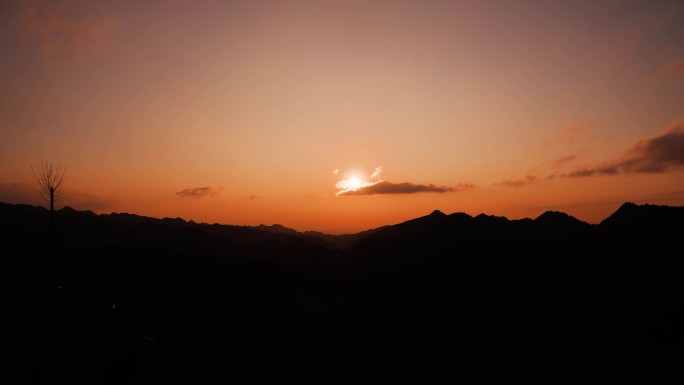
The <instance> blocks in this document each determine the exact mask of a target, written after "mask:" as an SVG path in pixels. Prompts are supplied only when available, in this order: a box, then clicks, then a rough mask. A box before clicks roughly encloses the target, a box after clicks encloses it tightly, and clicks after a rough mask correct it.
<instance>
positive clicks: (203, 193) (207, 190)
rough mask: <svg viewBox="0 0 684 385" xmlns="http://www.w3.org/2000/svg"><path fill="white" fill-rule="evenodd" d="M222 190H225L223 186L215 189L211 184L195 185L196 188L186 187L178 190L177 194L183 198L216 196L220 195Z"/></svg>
mask: <svg viewBox="0 0 684 385" xmlns="http://www.w3.org/2000/svg"><path fill="white" fill-rule="evenodd" d="M221 190H223V187H219V188H218V189H215V188H213V187H211V186H208V187H195V188H186V189H185V190H181V191H178V192H177V193H176V195H178V196H179V197H181V198H201V197H210V198H212V197H215V196H216V195H218V194H219V193H220V192H221Z"/></svg>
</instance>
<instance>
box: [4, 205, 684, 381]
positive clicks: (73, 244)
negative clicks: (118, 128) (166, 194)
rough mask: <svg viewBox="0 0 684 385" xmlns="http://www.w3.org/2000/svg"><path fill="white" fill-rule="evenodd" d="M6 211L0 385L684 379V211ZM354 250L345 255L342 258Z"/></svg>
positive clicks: (19, 208)
mask: <svg viewBox="0 0 684 385" xmlns="http://www.w3.org/2000/svg"><path fill="white" fill-rule="evenodd" d="M48 215H49V213H48V211H47V210H45V209H43V208H40V207H34V206H27V205H8V204H4V203H0V244H1V245H2V247H3V252H2V257H1V258H0V263H2V269H0V293H1V294H0V301H2V302H1V303H2V304H3V314H4V316H3V317H0V376H1V377H0V382H2V383H8V384H14V383H35V384H45V383H69V384H93V383H103V384H136V383H140V384H142V383H144V384H186V383H193V384H205V383H206V384H212V383H281V382H296V383H345V384H346V383H350V382H358V380H359V379H361V378H363V379H364V381H365V380H367V381H373V382H412V383H455V382H464V383H582V382H586V381H587V379H591V380H590V381H610V382H615V381H625V380H631V381H649V382H662V380H663V379H664V378H666V377H667V376H675V378H676V377H679V378H681V374H680V373H679V367H680V351H681V346H682V344H684V332H683V331H682V328H681V325H682V324H684V302H683V301H682V299H683V298H684V281H683V280H682V279H681V276H682V274H683V273H684V260H683V258H682V255H681V252H679V250H681V247H682V244H681V234H682V233H684V210H683V208H681V207H665V206H652V205H641V206H637V205H634V204H625V205H623V206H622V207H620V208H619V209H618V210H617V211H616V212H615V213H614V214H613V215H611V216H610V217H609V218H607V219H606V220H605V221H603V222H602V223H601V224H600V225H590V224H587V223H584V222H582V221H579V220H577V219H576V218H573V217H571V216H569V215H567V214H564V213H559V212H546V213H544V214H542V215H540V216H539V217H537V218H535V219H522V220H508V219H507V218H505V217H497V216H491V215H485V214H481V215H478V216H475V217H472V216H470V215H467V214H464V213H454V214H449V215H447V214H444V213H441V212H439V211H435V212H433V213H431V214H429V215H427V216H424V217H420V218H416V219H413V220H410V221H406V222H404V223H399V224H395V225H391V226H385V227H381V228H378V229H373V230H369V231H366V232H362V233H359V234H349V235H345V236H329V235H326V234H320V233H315V232H305V233H300V232H296V231H295V230H292V229H287V228H286V227H284V226H280V225H274V226H257V227H247V226H230V225H219V224H200V223H195V222H193V221H185V220H183V219H180V218H175V219H173V218H164V219H157V218H150V217H142V216H137V215H132V214H107V215H98V214H94V213H92V212H89V211H76V210H73V209H69V208H64V209H62V210H59V211H58V212H57V213H56V217H55V234H54V237H53V239H52V240H48V239H47V237H46V232H47V225H48V222H47V221H48ZM342 246H345V247H342Z"/></svg>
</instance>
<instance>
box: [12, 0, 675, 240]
mask: <svg viewBox="0 0 684 385" xmlns="http://www.w3.org/2000/svg"><path fill="white" fill-rule="evenodd" d="M0 56H1V59H0V70H1V71H2V76H1V77H0V201H5V202H11V203H36V204H37V203H39V198H38V197H37V195H36V194H35V192H34V191H33V190H35V181H34V180H33V179H32V178H33V177H32V174H31V169H30V166H31V165H34V166H35V165H37V164H39V162H40V159H41V158H42V159H44V160H45V159H46V160H49V161H51V162H54V163H58V164H61V165H62V166H64V167H65V168H66V169H67V174H66V175H67V177H66V180H65V198H64V200H63V201H61V202H59V205H58V207H61V206H63V205H69V206H72V207H75V208H78V209H90V210H93V211H95V212H99V213H109V212H131V213H136V214H141V215H149V216H156V217H183V218H185V219H194V220H195V221H200V222H209V223H213V222H219V223H227V224H239V225H257V224H261V223H263V224H273V223H280V224H283V225H285V226H288V227H293V228H296V229H298V230H321V231H326V232H331V233H339V232H355V231H359V230H363V229H367V228H372V227H376V226H380V225H385V224H391V223H397V222H400V221H403V220H407V219H410V218H413V217H416V216H420V215H425V214H428V213H429V212H431V211H432V210H434V209H439V210H441V211H444V212H446V213H452V212H457V211H460V212H466V213H468V214H471V215H477V214H479V213H487V214H492V215H505V216H507V217H509V218H511V219H513V218H522V217H532V218H533V217H536V216H538V215H539V214H541V213H542V212H544V211H546V210H560V211H564V212H567V213H569V214H571V215H574V216H576V217H578V218H579V219H582V220H585V221H588V222H592V223H596V222H598V221H600V220H601V219H603V218H604V217H606V216H607V215H609V214H610V213H611V212H612V211H614V210H615V209H617V207H619V205H620V204H621V203H622V202H625V201H633V202H637V203H654V204H669V205H684V170H683V169H684V120H683V118H684V1H655V0H653V1H618V0H606V1H600V0H596V1H546V0H543V1H426V0H421V1H322V0H321V1H159V2H138V1H109V2H103V1H60V2H53V1H25V2H21V1H16V2H2V3H0ZM354 178H356V179H354Z"/></svg>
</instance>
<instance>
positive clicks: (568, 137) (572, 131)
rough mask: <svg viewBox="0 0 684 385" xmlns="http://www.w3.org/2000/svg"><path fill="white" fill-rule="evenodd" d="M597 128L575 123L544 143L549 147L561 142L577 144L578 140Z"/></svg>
mask: <svg viewBox="0 0 684 385" xmlns="http://www.w3.org/2000/svg"><path fill="white" fill-rule="evenodd" d="M594 127H595V126H594V125H592V124H587V123H575V124H573V125H571V126H569V127H566V128H565V129H564V130H563V131H561V132H559V133H558V134H556V135H554V136H553V137H551V138H549V139H547V140H545V141H544V145H545V146H547V147H549V146H552V145H554V144H556V143H559V142H569V143H570V144H575V141H576V140H577V138H578V137H579V136H581V135H584V134H586V133H587V131H589V130H590V129H592V128H594Z"/></svg>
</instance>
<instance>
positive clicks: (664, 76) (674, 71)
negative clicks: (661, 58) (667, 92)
mask: <svg viewBox="0 0 684 385" xmlns="http://www.w3.org/2000/svg"><path fill="white" fill-rule="evenodd" d="M655 77H656V78H657V79H660V80H669V79H675V78H679V77H684V59H680V60H675V61H672V62H670V63H667V64H665V65H664V66H663V67H662V68H661V69H660V70H659V71H658V72H657V73H656V74H655Z"/></svg>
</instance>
